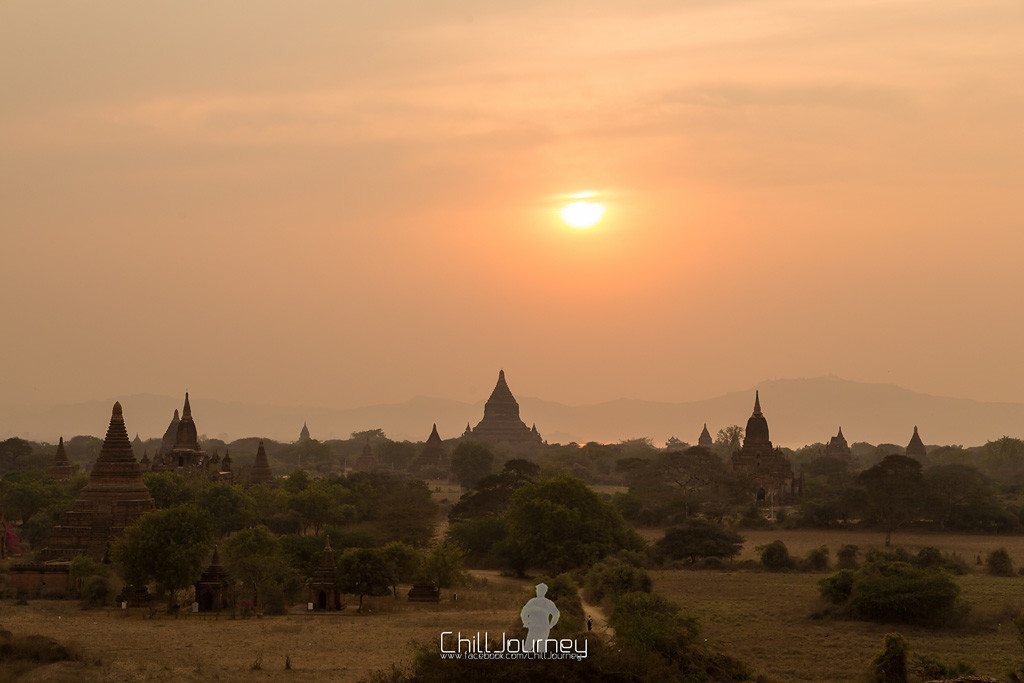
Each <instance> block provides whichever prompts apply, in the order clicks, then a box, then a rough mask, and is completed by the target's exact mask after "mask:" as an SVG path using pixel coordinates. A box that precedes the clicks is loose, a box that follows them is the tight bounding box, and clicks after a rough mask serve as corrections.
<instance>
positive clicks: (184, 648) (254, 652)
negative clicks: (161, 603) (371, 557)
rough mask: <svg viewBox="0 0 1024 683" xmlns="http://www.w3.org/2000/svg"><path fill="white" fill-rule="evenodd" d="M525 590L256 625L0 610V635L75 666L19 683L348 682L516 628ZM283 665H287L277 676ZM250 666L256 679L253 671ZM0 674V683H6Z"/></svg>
mask: <svg viewBox="0 0 1024 683" xmlns="http://www.w3.org/2000/svg"><path fill="white" fill-rule="evenodd" d="M528 588H529V587H528V586H526V585H525V584H523V585H520V584H517V583H515V582H511V581H495V582H493V583H490V584H488V585H487V586H484V587H480V588H473V589H460V590H459V591H458V597H459V600H458V602H457V603H453V602H452V601H451V599H450V593H448V592H446V594H444V595H443V601H442V602H441V603H439V604H436V605H431V604H415V603H413V604H411V603H409V602H407V601H405V600H395V599H394V598H391V597H386V598H372V599H371V598H368V599H367V600H368V604H369V605H370V606H371V608H372V612H371V613H369V614H367V615H364V616H360V615H358V614H356V613H355V610H354V608H353V607H349V608H348V609H347V610H346V611H345V612H343V613H340V614H315V615H313V614H305V613H302V612H297V613H293V614H289V615H285V616H277V617H263V618H260V619H256V618H253V619H235V620H232V619H230V618H227V617H221V618H219V619H214V618H207V617H198V616H194V615H193V616H188V617H183V618H179V619H174V618H171V617H160V618H157V619H148V618H144V616H143V614H142V612H141V611H139V610H136V611H135V612H134V613H133V614H130V615H129V616H128V617H127V618H125V617H123V616H122V615H121V614H119V613H118V612H116V611H114V610H90V611H83V610H81V609H79V607H78V605H77V603H75V602H71V601H49V600H37V601H32V602H31V603H30V604H29V605H27V606H16V605H13V604H12V602H11V601H9V600H6V601H4V603H3V604H2V606H0V628H5V629H7V630H9V631H11V632H12V633H14V634H15V635H29V634H39V635H45V636H49V637H52V638H54V639H56V640H58V641H59V642H61V643H63V644H67V645H70V646H72V647H73V648H74V649H75V651H76V652H78V653H79V654H80V655H81V656H82V659H83V661H82V662H81V663H73V664H69V663H63V664H51V665H48V666H43V667H39V668H37V669H35V670H33V671H31V672H30V673H28V674H27V675H25V676H22V677H20V678H18V679H17V680H19V681H52V680H58V681H64V680H66V681H76V683H81V682H84V681H111V680H114V681H136V680H165V681H179V680H204V681H205V680H223V681H233V680H291V681H314V680H316V681H321V680H339V681H354V680H359V679H360V678H362V677H364V676H366V675H367V674H369V673H370V672H372V671H374V670H377V669H387V668H389V667H390V666H391V665H392V664H398V665H401V664H404V663H407V662H408V661H410V659H411V657H412V653H413V648H412V647H411V643H412V642H420V643H424V644H433V643H435V642H436V641H437V638H438V637H439V634H440V632H441V631H442V630H459V629H461V630H463V631H468V632H473V633H475V632H476V631H477V630H480V631H488V630H489V631H490V632H492V633H493V632H496V631H497V632H500V631H502V630H504V629H508V628H509V627H510V626H512V625H513V624H514V623H515V620H516V617H517V615H518V613H519V608H520V607H521V605H522V604H523V602H524V601H525V599H526V597H528V595H529V592H528ZM285 655H290V656H291V660H292V667H293V669H292V670H291V671H285V670H284V661H285ZM258 656H262V669H261V670H258V671H254V670H252V665H253V663H254V662H255V661H256V658H257V657H258ZM2 666H3V665H2V664H0V680H6V679H7V677H6V676H5V675H4V669H3V668H2Z"/></svg>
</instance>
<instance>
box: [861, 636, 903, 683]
mask: <svg viewBox="0 0 1024 683" xmlns="http://www.w3.org/2000/svg"><path fill="white" fill-rule="evenodd" d="M867 678H868V680H869V681H872V682H873V683H907V641H906V640H904V638H903V636H901V635H900V634H898V633H890V634H889V635H887V636H886V637H885V641H884V642H883V644H882V651H881V652H879V653H878V655H877V656H876V657H875V658H874V659H873V660H872V661H871V666H870V668H869V669H868V675H867Z"/></svg>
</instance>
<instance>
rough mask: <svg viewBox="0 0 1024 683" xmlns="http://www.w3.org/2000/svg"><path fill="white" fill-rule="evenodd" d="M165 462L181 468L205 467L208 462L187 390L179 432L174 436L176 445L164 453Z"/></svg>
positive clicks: (169, 465) (171, 466)
mask: <svg viewBox="0 0 1024 683" xmlns="http://www.w3.org/2000/svg"><path fill="white" fill-rule="evenodd" d="M175 415H177V411H175ZM164 464H165V465H166V466H167V467H169V468H170V469H179V470H180V469H200V468H205V467H206V466H207V464H208V461H207V455H206V451H204V450H203V449H202V446H200V445H199V430H198V429H197V428H196V423H195V420H193V419H192V406H191V405H190V404H189V400H188V392H187V391H186V392H185V405H184V406H183V407H182V409H181V419H180V420H179V421H178V429H177V433H176V434H175V436H174V447H173V448H171V450H170V451H167V452H165V453H164Z"/></svg>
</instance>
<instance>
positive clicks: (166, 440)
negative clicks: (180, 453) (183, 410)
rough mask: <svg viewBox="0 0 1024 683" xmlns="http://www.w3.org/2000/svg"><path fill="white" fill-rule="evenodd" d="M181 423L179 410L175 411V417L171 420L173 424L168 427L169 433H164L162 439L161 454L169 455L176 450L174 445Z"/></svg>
mask: <svg viewBox="0 0 1024 683" xmlns="http://www.w3.org/2000/svg"><path fill="white" fill-rule="evenodd" d="M180 422H181V418H179V417H178V409H177V408H175V409H174V417H172V418H171V423H170V424H169V425H167V431H165V432H164V435H163V438H162V439H160V450H159V451H157V453H158V454H160V453H167V452H169V451H170V450H171V449H173V448H174V443H175V441H176V440H177V439H178V424H179V423H180Z"/></svg>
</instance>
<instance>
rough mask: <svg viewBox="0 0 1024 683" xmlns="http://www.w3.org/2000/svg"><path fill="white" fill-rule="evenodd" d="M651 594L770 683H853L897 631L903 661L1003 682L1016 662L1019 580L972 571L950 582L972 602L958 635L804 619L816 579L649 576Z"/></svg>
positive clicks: (1023, 602)
mask: <svg viewBox="0 0 1024 683" xmlns="http://www.w3.org/2000/svg"><path fill="white" fill-rule="evenodd" d="M651 574H652V576H653V577H654V587H655V590H657V591H659V592H661V593H663V594H664V595H666V596H667V597H670V598H672V599H674V600H676V601H678V602H679V603H681V604H682V605H684V606H685V608H686V611H687V612H689V613H690V614H692V615H694V616H696V617H697V618H698V619H700V622H701V625H702V627H703V630H704V634H705V636H706V637H707V638H708V639H709V640H711V641H713V642H718V643H720V644H721V645H722V646H723V648H724V649H725V650H726V651H727V652H728V653H729V654H731V655H733V656H735V657H738V658H739V659H741V660H743V661H745V662H747V664H748V665H750V666H751V667H752V668H753V670H754V671H755V672H757V673H760V674H765V675H767V676H768V677H769V678H770V679H771V680H777V681H856V680H859V678H860V676H861V675H862V674H863V672H864V669H865V668H866V666H867V664H868V662H869V660H870V659H871V658H872V657H873V656H874V655H875V654H877V652H878V650H879V649H880V648H881V643H882V638H883V636H884V635H885V634H886V633H890V632H893V631H898V632H900V633H902V634H903V635H904V636H905V637H906V638H907V639H908V641H909V643H910V647H911V655H912V656H913V654H929V655H934V656H936V657H938V658H939V659H940V660H942V661H944V662H947V663H953V662H955V661H956V660H961V659H962V660H964V661H967V662H969V663H971V664H973V665H974V666H975V667H976V668H977V670H978V672H979V673H983V674H988V675H991V676H995V677H997V678H1000V679H1002V678H1003V676H1004V674H1005V672H1006V671H1007V670H1009V669H1010V667H1011V666H1012V665H1013V664H1014V663H1015V662H1020V661H1024V650H1022V649H1021V647H1020V645H1019V644H1018V643H1017V640H1016V637H1015V634H1014V629H1013V625H1012V624H1011V623H1009V619H1010V618H1012V615H1013V614H1014V613H1015V612H1017V611H1019V610H1020V609H1021V608H1024V579H1020V578H995V577H989V576H981V575H968V576H964V577H959V578H958V579H957V582H958V583H959V584H960V586H961V588H962V590H963V593H962V595H963V597H964V598H965V599H966V600H967V602H969V603H970V604H971V606H972V610H971V617H970V618H969V619H968V622H969V623H968V625H967V626H965V627H964V628H962V629H957V630H949V631H934V630H929V629H926V628H920V627H909V626H902V625H882V624H871V623H866V622H859V621H845V620H832V619H824V620H822V619H813V618H811V613H812V612H814V611H816V610H817V609H819V608H820V606H821V603H820V602H819V600H818V590H817V582H818V580H820V579H821V578H822V577H823V576H825V575H824V574H805V573H799V572H793V573H777V574H776V573H769V572H715V571H654V572H651Z"/></svg>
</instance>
